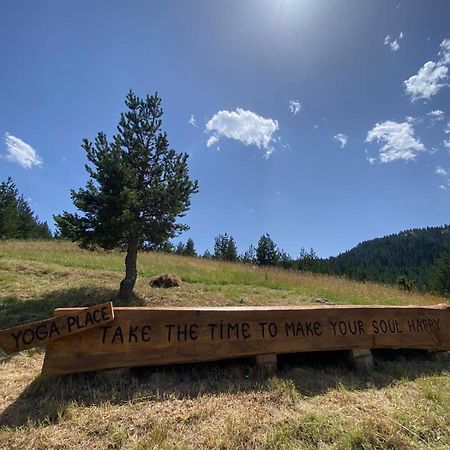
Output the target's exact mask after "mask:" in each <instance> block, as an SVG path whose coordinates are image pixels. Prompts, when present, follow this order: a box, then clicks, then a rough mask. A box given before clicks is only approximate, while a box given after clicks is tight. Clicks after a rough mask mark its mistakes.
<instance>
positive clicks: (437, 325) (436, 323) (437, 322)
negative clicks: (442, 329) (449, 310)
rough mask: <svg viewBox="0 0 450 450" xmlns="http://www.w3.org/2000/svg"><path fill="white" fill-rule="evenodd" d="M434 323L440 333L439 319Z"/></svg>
mask: <svg viewBox="0 0 450 450" xmlns="http://www.w3.org/2000/svg"><path fill="white" fill-rule="evenodd" d="M433 322H434V324H435V325H436V328H437V330H438V331H439V319H433Z"/></svg>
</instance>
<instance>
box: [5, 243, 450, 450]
mask: <svg viewBox="0 0 450 450" xmlns="http://www.w3.org/2000/svg"><path fill="white" fill-rule="evenodd" d="M123 257H124V255H123V254H121V253H118V252H110V253H107V252H89V251H82V250H80V249H78V248H77V247H76V246H75V245H73V244H71V243H67V242H24V241H8V242H0V328H3V327H6V326H8V325H13V324H17V323H19V322H22V321H28V320H32V319H37V318H43V317H48V316H49V315H51V314H52V312H53V309H54V308H56V307H58V306H67V305H73V306H77V305H80V306H81V305H90V304H95V303H97V302H100V301H103V300H111V299H113V301H114V304H115V305H119V304H120V302H119V301H118V300H117V299H116V298H115V295H116V293H117V288H118V284H119V282H120V280H121V278H122V276H123ZM139 270H140V278H139V279H138V283H137V285H136V293H137V296H136V297H135V298H134V299H132V300H131V301H129V302H127V304H131V305H144V304H145V305H154V306H164V305H172V306H174V305H179V306H184V305H268V304H302V303H314V302H317V301H320V302H335V303H368V304H369V303H370V304H375V303H381V304H407V303H416V304H431V303H443V302H445V299H443V298H440V297H436V296H431V295H422V294H420V293H414V294H407V293H404V292H401V291H399V290H398V289H396V288H394V287H386V286H382V285H379V284H375V283H358V282H356V281H349V280H347V279H344V278H338V277H330V276H324V275H314V274H307V273H299V272H298V271H292V272H290V271H284V270H277V269H264V270H263V269H258V268H253V267H251V266H246V265H240V264H228V263H220V262H215V261H208V260H202V259H196V258H188V257H180V256H174V255H164V254H159V253H147V254H141V255H140V256H139ZM164 272H169V273H174V274H177V275H178V276H180V277H181V278H182V280H183V285H182V286H181V287H178V288H173V289H156V288H151V287H150V286H149V285H148V279H149V277H150V276H152V275H155V274H160V273H164ZM42 361H43V352H42V351H40V350H33V351H25V352H21V353H19V354H17V355H15V356H13V357H12V358H9V359H6V360H4V361H2V362H0V380H1V383H0V449H15V448H17V449H30V450H31V449H36V448H39V449H53V448H61V449H63V448H95V449H105V450H106V449H129V450H131V449H136V450H138V449H140V450H143V449H150V448H153V449H178V448H179V449H203V448H208V449H236V450H237V449H279V448H285V449H317V448H329V449H342V450H346V449H349V450H350V449H363V448H364V449H369V448H379V449H381V448H397V449H429V448H434V449H447V448H449V447H450V429H449V427H448V423H449V422H450V363H449V362H447V361H438V360H430V359H427V358H424V357H423V356H422V357H415V358H414V357H411V356H409V357H407V358H405V356H397V357H396V359H395V360H392V359H387V358H386V357H382V356H381V355H379V356H377V357H376V359H375V361H376V366H375V369H374V370H372V371H370V372H364V373H356V372H352V371H350V370H348V368H346V367H345V366H344V365H343V364H342V362H341V361H342V360H341V359H338V361H336V360H334V362H333V358H332V357H331V355H328V354H327V355H322V356H320V355H315V356H314V357H313V356H308V355H304V356H301V357H298V358H297V359H294V360H289V359H285V360H284V362H283V364H282V365H281V368H280V371H279V372H278V373H277V374H276V375H275V376H273V377H270V378H266V377H263V376H262V375H261V374H260V373H258V372H257V370H255V369H254V367H253V366H252V365H251V362H250V361H247V360H244V361H226V362H222V363H210V364H197V365H185V366H178V367H166V368H159V369H153V370H151V371H149V372H145V371H141V372H137V373H136V372H135V373H134V374H133V373H129V372H127V371H119V372H112V373H108V372H104V373H97V374H85V375H76V376H67V377H63V378H57V379H43V378H41V377H40V376H39V373H40V369H41V367H42Z"/></svg>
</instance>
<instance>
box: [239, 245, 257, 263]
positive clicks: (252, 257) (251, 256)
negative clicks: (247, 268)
mask: <svg viewBox="0 0 450 450" xmlns="http://www.w3.org/2000/svg"><path fill="white" fill-rule="evenodd" d="M240 260H241V261H242V262H243V263H248V264H253V263H255V262H256V250H255V247H253V245H252V244H250V247H249V248H248V250H246V251H245V252H244V253H243V254H242V255H241V256H240Z"/></svg>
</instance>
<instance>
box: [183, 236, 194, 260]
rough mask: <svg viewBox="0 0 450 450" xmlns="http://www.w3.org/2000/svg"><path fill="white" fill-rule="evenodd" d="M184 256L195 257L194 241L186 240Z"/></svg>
mask: <svg viewBox="0 0 450 450" xmlns="http://www.w3.org/2000/svg"><path fill="white" fill-rule="evenodd" d="M183 255H185V256H197V252H196V251H195V246H194V241H193V240H192V239H190V238H189V239H188V240H187V242H186V245H185V247H184V253H183Z"/></svg>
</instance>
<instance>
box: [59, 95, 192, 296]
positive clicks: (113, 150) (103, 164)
mask: <svg viewBox="0 0 450 450" xmlns="http://www.w3.org/2000/svg"><path fill="white" fill-rule="evenodd" d="M125 105H126V107H127V111H126V112H125V113H122V114H121V117H120V122H119V125H118V127H117V130H118V133H117V134H116V135H115V136H113V140H112V141H111V142H108V140H107V138H106V135H105V134H104V133H102V132H100V133H98V134H97V137H96V139H95V142H94V143H91V142H90V141H88V140H87V139H85V140H84V141H83V145H82V147H83V149H84V150H85V151H86V156H87V159H88V161H89V163H90V165H86V166H85V167H86V171H87V173H88V174H89V177H90V179H89V180H88V182H87V184H86V187H85V188H84V189H79V190H78V191H74V190H72V191H71V197H72V200H73V202H74V205H75V206H76V207H77V208H78V209H79V210H80V211H82V212H83V213H84V214H83V215H79V214H77V213H75V214H71V213H68V212H63V214H62V215H59V216H55V221H56V223H57V225H58V227H59V230H60V232H61V235H62V236H65V237H70V238H71V239H72V240H74V241H78V243H79V245H80V246H81V247H84V248H95V247H97V246H100V247H102V248H104V249H113V248H120V249H123V250H126V258H125V278H124V279H123V280H122V282H121V283H120V296H121V297H129V296H130V295H131V294H132V292H133V288H134V285H135V282H136V278H137V253H138V249H140V248H143V247H144V245H145V243H146V242H147V243H150V244H152V245H162V244H163V243H164V242H166V241H167V240H169V239H170V238H173V237H175V236H176V235H178V234H179V233H180V232H182V231H184V230H186V229H187V228H188V227H187V226H186V225H184V224H179V223H177V222H176V220H177V218H178V217H182V216H183V215H184V214H185V212H186V211H187V210H188V209H189V206H190V196H191V194H193V193H195V192H197V191H198V184H197V181H191V180H190V178H189V171H188V165H187V159H188V155H187V154H186V153H177V152H176V151H175V150H173V149H170V147H169V141H168V138H167V134H166V133H165V132H162V131H161V126H162V120H161V117H162V115H163V111H162V108H161V99H160V98H159V97H158V94H157V93H156V94H155V95H152V96H146V97H145V98H142V99H141V98H139V97H137V96H136V95H135V94H134V93H133V92H132V91H130V92H129V93H128V95H127V97H126V100H125Z"/></svg>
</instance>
